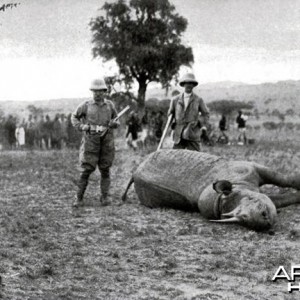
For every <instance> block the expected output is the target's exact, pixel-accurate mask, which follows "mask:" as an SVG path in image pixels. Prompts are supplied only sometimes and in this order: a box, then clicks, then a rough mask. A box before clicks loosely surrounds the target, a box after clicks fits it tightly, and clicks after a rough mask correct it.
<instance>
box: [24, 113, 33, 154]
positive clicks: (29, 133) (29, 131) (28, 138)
mask: <svg viewBox="0 0 300 300" xmlns="http://www.w3.org/2000/svg"><path fill="white" fill-rule="evenodd" d="M34 135H35V129H34V122H33V117H32V115H29V116H28V121H27V123H26V125H25V143H26V146H27V147H28V148H29V149H33V147H34Z"/></svg>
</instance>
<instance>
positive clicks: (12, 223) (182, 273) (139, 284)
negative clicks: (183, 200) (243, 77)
mask: <svg viewBox="0 0 300 300" xmlns="http://www.w3.org/2000/svg"><path fill="white" fill-rule="evenodd" d="M299 148H300V147H299V146H295V145H291V146H289V147H287V145H282V146H278V145H276V144H257V145H250V146H248V147H245V146H240V147H239V146H223V147H220V146H218V147H204V148H203V151H205V152H210V153H213V154H218V155H226V156H228V157H230V158H237V159H245V160H254V161H256V162H259V163H263V164H266V165H268V166H272V167H273V168H274V169H276V170H280V171H284V172H290V171H295V170H296V169H297V168H299V165H300V151H299V150H300V149H299ZM145 155H146V153H145V151H139V152H136V153H134V152H133V151H132V150H131V149H127V148H126V146H125V145H124V144H123V143H122V142H121V141H119V142H118V143H117V153H116V159H115V164H114V167H113V168H112V178H113V181H112V188H111V199H112V202H113V203H112V205H110V206H107V207H101V206H100V205H99V200H98V199H99V172H98V171H97V172H95V173H94V174H93V175H92V178H91V180H90V184H89V187H88V190H87V192H86V206H85V207H83V208H80V209H77V210H74V209H73V208H72V207H71V204H72V201H73V199H74V196H75V192H76V187H75V185H74V183H73V181H74V180H75V179H76V174H77V170H76V164H77V156H78V152H77V150H62V151H31V152H30V151H28V152H26V151H11V152H1V153H0V166H1V168H0V179H1V182H0V193H1V195H0V198H1V199H0V205H1V210H0V222H1V227H0V234H1V244H0V261H1V264H0V275H1V279H2V282H1V285H0V298H2V299H22V300H24V299H32V300H33V299H45V300H46V299H47V300H51V299H203V300H208V299H213V300H216V299H249V300H251V299H268V300H269V299H273V300H277V299H278V300H279V299H300V292H299V291H294V292H293V293H290V294H289V293H288V292H287V282H286V281H284V280H278V281H276V282H272V280H271V279H272V277H273V276H274V274H275V272H276V270H277V269H278V267H279V266H280V265H282V266H284V267H285V269H286V270H287V272H288V273H289V270H290V267H291V264H294V265H295V264H298V265H299V264H300V252H299V245H300V225H299V223H300V205H299V206H291V207H287V208H284V209H282V210H281V211H280V213H279V220H278V223H277V224H276V226H275V228H274V230H273V231H271V232H269V233H257V232H254V231H251V230H249V229H246V228H243V227H240V226H238V225H225V224H215V223H210V222H209V221H207V220H205V219H203V218H202V217H201V216H200V215H199V214H198V213H197V212H194V213H190V212H182V211H177V210H173V209H149V208H147V207H144V206H142V205H140V204H139V202H138V199H137V197H136V194H135V193H134V189H133V188H132V189H131V190H130V192H129V195H128V198H129V200H128V203H127V204H125V205H121V206H120V205H119V204H120V202H121V200H120V197H121V195H122V193H123V191H124V189H125V187H126V185H127V182H128V180H129V179H130V176H131V173H132V171H133V170H134V169H135V168H136V167H137V166H138V164H139V163H140V162H141V161H142V160H143V159H144V157H145ZM270 190H273V191H274V190H276V191H278V192H284V190H282V189H278V188H275V187H271V186H268V187H266V188H265V191H270ZM299 281H300V278H299ZM295 284H298V282H297V281H296V282H295Z"/></svg>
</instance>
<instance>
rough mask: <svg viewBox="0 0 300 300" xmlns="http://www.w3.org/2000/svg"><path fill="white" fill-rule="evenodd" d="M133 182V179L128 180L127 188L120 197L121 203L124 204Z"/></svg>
mask: <svg viewBox="0 0 300 300" xmlns="http://www.w3.org/2000/svg"><path fill="white" fill-rule="evenodd" d="M133 182H134V179H133V177H131V178H130V180H129V182H128V184H127V187H126V190H125V192H124V194H123V195H122V201H123V202H125V201H126V198H127V192H128V190H129V189H130V187H131V185H132V184H133Z"/></svg>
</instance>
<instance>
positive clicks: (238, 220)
mask: <svg viewBox="0 0 300 300" xmlns="http://www.w3.org/2000/svg"><path fill="white" fill-rule="evenodd" d="M240 221H241V220H240V219H239V218H237V217H232V218H229V219H221V220H210V222H215V223H239V222H240Z"/></svg>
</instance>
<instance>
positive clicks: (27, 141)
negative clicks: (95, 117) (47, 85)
mask: <svg viewBox="0 0 300 300" xmlns="http://www.w3.org/2000/svg"><path fill="white" fill-rule="evenodd" d="M80 138H81V135H80V134H79V133H78V132H77V131H76V130H75V128H74V127H73V126H72V123H71V114H69V115H68V116H66V115H64V114H56V115H55V116H54V117H53V118H52V119H51V118H50V116H49V115H45V116H44V115H29V116H28V119H27V120H25V119H23V120H22V121H19V120H18V119H17V118H16V117H14V116H12V115H9V116H8V117H7V118H3V119H2V120H1V121H0V145H1V147H2V148H7V149H11V150H13V149H62V148H66V147H78V146H79V144H80Z"/></svg>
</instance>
